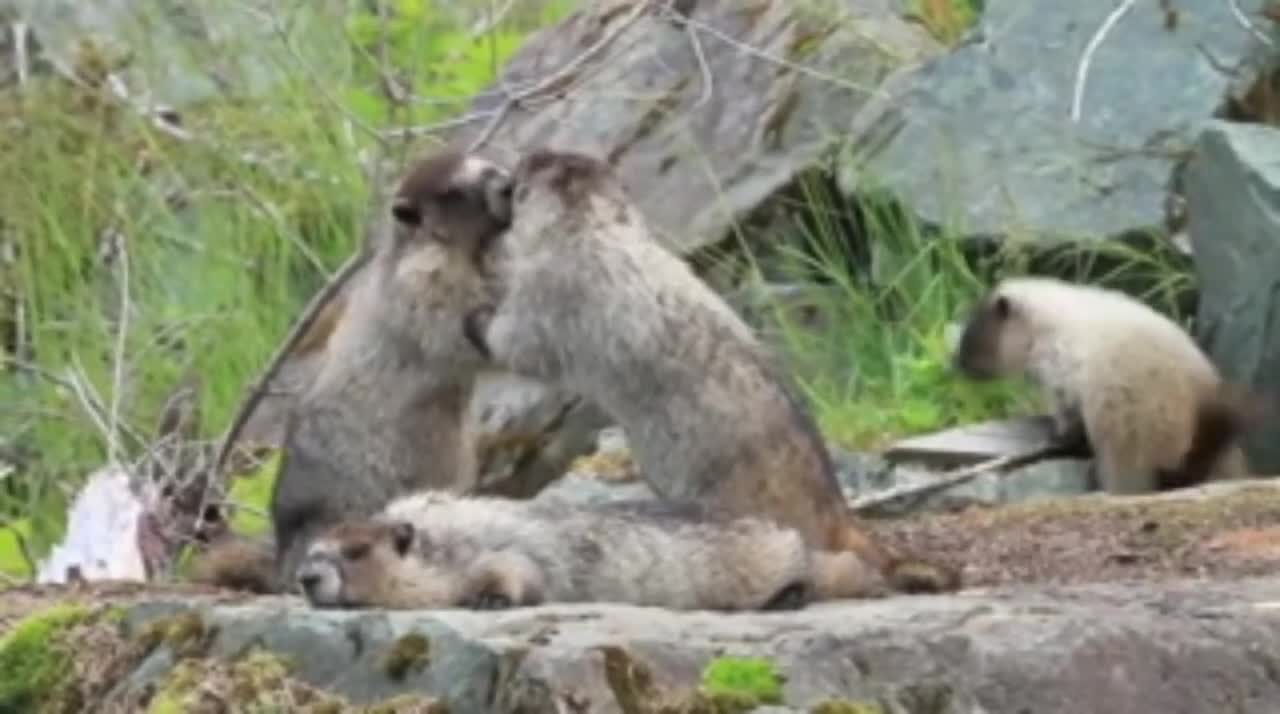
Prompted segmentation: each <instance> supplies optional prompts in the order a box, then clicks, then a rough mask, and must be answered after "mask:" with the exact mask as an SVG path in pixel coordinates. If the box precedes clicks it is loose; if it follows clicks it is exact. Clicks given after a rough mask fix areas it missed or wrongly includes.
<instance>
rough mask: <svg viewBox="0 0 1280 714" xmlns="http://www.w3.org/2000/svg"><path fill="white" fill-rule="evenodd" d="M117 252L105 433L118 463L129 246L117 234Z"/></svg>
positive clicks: (111, 458)
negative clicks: (117, 292)
mask: <svg viewBox="0 0 1280 714" xmlns="http://www.w3.org/2000/svg"><path fill="white" fill-rule="evenodd" d="M119 239H120V240H119V253H118V254H117V255H116V260H117V261H118V265H119V266H120V314H119V315H118V316H117V317H116V350H115V356H114V358H113V361H114V365H113V369H112V376H111V409H110V412H109V421H108V426H109V427H110V429H111V431H109V432H108V433H107V460H108V461H109V462H110V463H112V464H115V463H119V458H120V393H121V392H122V391H124V364H125V359H124V351H125V342H126V341H127V340H128V336H129V309H130V305H129V247H128V239H127V238H125V236H124V235H123V234H121V235H120V236H119Z"/></svg>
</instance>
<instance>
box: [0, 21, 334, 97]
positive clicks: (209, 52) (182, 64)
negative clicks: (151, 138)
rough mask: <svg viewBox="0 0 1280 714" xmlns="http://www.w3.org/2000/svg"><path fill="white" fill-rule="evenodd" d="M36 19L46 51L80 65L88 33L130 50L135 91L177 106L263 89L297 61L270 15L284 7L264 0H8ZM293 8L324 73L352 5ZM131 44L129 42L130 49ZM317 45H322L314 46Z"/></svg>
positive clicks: (105, 45)
mask: <svg viewBox="0 0 1280 714" xmlns="http://www.w3.org/2000/svg"><path fill="white" fill-rule="evenodd" d="M6 4H9V5H12V7H13V8H14V9H15V11H16V14H17V16H18V17H20V18H21V19H22V20H24V21H25V22H27V23H29V25H30V27H31V28H32V30H33V31H34V34H35V36H36V37H37V38H38V39H39V40H40V43H41V44H42V46H43V49H44V51H45V52H46V53H47V55H48V57H49V58H50V59H51V60H53V61H54V62H57V63H60V64H62V65H63V66H64V67H72V66H74V65H75V64H76V56H77V53H78V52H79V47H80V46H81V43H82V42H83V41H84V40H85V39H86V38H93V41H94V42H95V43H96V44H98V45H101V46H102V47H101V49H107V50H108V51H112V52H114V51H116V50H119V51H120V52H121V53H124V52H127V53H128V55H129V56H130V57H131V60H132V64H131V66H130V67H129V68H128V70H127V71H125V72H124V75H125V76H126V77H127V78H128V80H129V82H128V83H129V85H130V89H131V92H132V93H133V94H136V95H137V96H139V97H142V98H144V99H147V100H149V101H153V102H157V103H160V104H167V105H170V106H184V105H189V104H192V103H196V102H200V101H203V100H207V99H213V98H225V97H226V96H227V95H228V94H232V95H235V96H239V97H252V96H258V95H260V94H261V93H262V92H264V91H266V90H268V89H270V88H272V87H274V86H276V84H277V83H278V82H279V81H280V80H281V79H283V78H285V77H286V76H287V75H286V72H288V71H290V70H289V68H290V67H291V65H292V63H293V62H295V61H296V60H295V59H294V58H292V57H291V56H289V55H287V54H285V49H284V48H283V47H282V46H281V45H280V43H278V42H273V41H271V40H272V39H273V37H274V35H273V32H274V30H273V28H272V27H271V24H270V23H269V22H264V20H263V18H264V17H267V16H270V15H271V14H273V13H274V14H277V15H278V14H279V13H280V12H281V9H280V7H279V6H278V3H274V2H269V1H264V0H249V1H248V2H218V3H204V4H197V5H192V4H187V3H181V4H174V3H161V2H154V0H102V1H100V2H92V3H85V2H78V1H77V0H8V2H7V3H6ZM310 5H311V7H310V8H309V9H308V12H305V13H292V14H291V18H290V19H291V21H293V22H295V23H301V26H299V25H295V26H293V27H291V31H292V32H300V33H302V35H301V36H302V37H303V38H305V39H304V40H302V41H301V42H300V41H299V40H297V39H295V40H294V42H295V47H296V48H297V49H298V51H299V52H300V53H302V55H304V56H305V59H306V62H307V64H308V71H310V72H312V73H315V74H317V75H318V76H323V75H324V73H325V72H327V71H329V70H330V66H329V65H328V64H327V63H329V62H332V61H333V55H332V54H331V53H330V54H327V53H325V52H324V51H322V48H326V47H331V46H332V44H331V43H333V42H337V43H342V42H344V41H345V40H344V38H343V36H342V24H341V22H338V21H336V20H335V18H337V17H339V16H340V15H337V14H335V13H336V12H341V11H342V10H343V9H344V4H343V3H335V2H334V1H333V0H324V2H315V3H311V4H310ZM126 48H127V49H126ZM311 49H315V50H317V51H314V52H313V51H310V50H311Z"/></svg>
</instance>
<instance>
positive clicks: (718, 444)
mask: <svg viewBox="0 0 1280 714" xmlns="http://www.w3.org/2000/svg"><path fill="white" fill-rule="evenodd" d="M513 181H514V185H515V194H514V198H513V201H514V202H513V206H512V209H511V213H512V223H511V228H510V229H509V230H508V231H507V232H506V233H504V234H503V235H502V236H501V237H500V238H499V239H497V240H496V241H494V243H493V250H492V251H491V254H490V260H491V261H492V264H493V268H492V269H493V271H494V272H495V274H496V275H497V276H498V284H499V290H500V291H501V293H502V298H501V300H500V301H498V303H497V304H496V305H495V306H494V307H491V308H488V309H484V310H479V311H477V312H476V313H475V314H474V315H472V316H471V318H469V320H468V334H470V335H471V336H472V338H473V339H474V341H475V342H476V344H477V345H478V347H479V348H480V349H482V350H485V351H488V352H489V353H490V354H491V355H492V356H493V359H494V360H495V361H496V362H497V363H498V364H501V365H502V366H504V367H506V368H508V369H510V370H511V371H514V372H517V373H520V374H523V375H526V376H529V377H532V378H534V379H539V380H542V381H544V382H548V383H552V384H559V385H561V386H562V387H565V388H567V389H568V390H569V391H572V392H576V393H578V394H582V395H583V396H585V397H587V398H589V399H591V400H593V401H594V402H595V403H596V404H598V405H599V406H600V407H601V408H602V409H603V410H604V411H605V412H607V413H608V414H609V415H610V416H611V417H612V418H613V419H615V420H616V421H617V422H618V423H619V424H620V425H621V426H622V428H623V429H624V431H625V432H626V434H627V439H628V441H629V443H630V445H631V450H632V453H633V455H634V457H635V460H636V463H637V465H638V467H639V470H640V472H641V473H642V475H643V477H644V478H645V479H646V480H647V481H648V482H649V483H650V485H651V486H652V487H653V488H654V490H655V491H656V492H657V493H658V494H659V495H661V496H662V497H663V498H665V499H667V500H671V501H700V502H704V503H707V504H712V505H714V506H715V507H717V508H723V509H725V510H727V511H729V512H732V513H735V514H737V515H743V516H758V517H768V518H772V519H774V520H775V521H777V522H778V523H781V524H784V525H787V526H790V527H793V528H796V529H797V530H799V531H800V532H801V533H802V534H803V535H804V537H805V540H806V542H808V543H809V544H810V545H811V546H813V547H815V548H819V549H826V550H832V551H844V550H851V551H853V552H855V553H857V554H858V555H859V556H860V557H862V558H863V559H864V560H865V561H866V562H867V563H869V564H871V565H872V566H873V567H875V568H877V569H878V570H880V571H881V572H883V573H885V574H886V575H887V576H888V577H889V580H890V581H891V582H892V583H894V585H895V587H896V588H898V589H900V590H903V591H940V590H949V589H953V588H954V587H956V585H957V584H958V576H957V574H955V573H951V572H948V571H946V570H945V569H943V568H942V567H940V566H933V565H929V564H926V563H922V562H919V561H916V562H913V563H908V562H905V561H904V560H903V559H902V558H900V557H899V556H898V555H896V554H894V553H892V552H890V550H889V549H888V548H887V546H885V545H884V544H882V543H879V542H877V541H875V540H873V539H872V537H871V536H870V534H869V533H867V532H866V531H865V530H864V529H863V528H862V526H861V525H860V524H859V523H858V522H857V520H856V519H855V518H854V516H853V514H852V512H851V510H850V509H849V508H848V504H847V502H846V501H845V498H844V495H843V493H842V492H841V489H840V487H839V484H838V482H837V480H836V477H835V468H834V466H833V464H832V460H831V457H830V454H829V453H828V451H827V447H826V444H825V443H824V442H823V440H822V437H821V434H820V433H819V431H818V428H817V426H816V424H815V423H814V421H813V419H812V418H811V416H810V414H809V413H808V411H807V409H806V407H805V406H804V405H803V404H802V402H801V400H800V399H799V398H798V396H797V394H796V392H795V390H794V388H793V387H792V386H791V385H790V384H789V382H788V380H787V378H786V377H785V374H784V371H783V370H782V369H781V368H780V367H779V366H778V365H776V364H775V363H774V357H773V355H772V354H771V352H770V351H769V350H768V349H766V347H765V346H764V345H763V344H762V343H761V342H760V341H759V340H758V339H757V337H756V335H755V334H754V332H753V331H752V330H751V328H750V327H748V326H747V324H746V323H745V322H743V320H742V319H741V318H740V317H739V316H738V315H737V314H736V313H735V312H734V311H733V309H732V308H731V307H729V305H728V304H727V303H725V302H724V300H722V299H721V298H720V296H719V295H717V294H716V293H715V292H714V291H713V290H712V289H711V288H710V287H709V286H708V285H706V284H705V283H704V282H703V281H702V280H701V279H700V278H698V277H697V276H696V275H695V274H694V272H693V271H692V270H691V269H690V268H689V266H688V265H687V264H686V263H685V262H684V261H683V260H682V259H681V258H680V257H679V256H677V255H676V254H674V253H672V252H671V251H669V250H668V249H666V248H665V247H664V246H662V245H661V244H660V243H659V242H658V240H657V239H656V238H655V237H654V236H653V235H652V234H651V232H650V230H649V228H648V227H647V226H646V224H645V221H644V219H643V218H642V216H641V214H640V213H639V211H638V209H636V208H635V207H634V206H633V205H632V203H631V202H630V201H629V200H628V198H627V196H626V194H625V191H624V190H623V188H622V185H621V183H620V181H619V179H618V178H617V177H616V175H615V174H614V172H613V171H612V169H611V168H610V167H609V166H608V165H607V164H605V163H603V162H601V161H598V160H596V159H594V158H590V157H587V156H584V155H581V154H576V153H568V152H557V151H551V150H540V151H534V152H532V153H530V154H528V155H526V156H525V157H524V158H523V159H522V160H521V161H520V163H519V165H518V167H517V168H516V169H515V171H514V172H513Z"/></svg>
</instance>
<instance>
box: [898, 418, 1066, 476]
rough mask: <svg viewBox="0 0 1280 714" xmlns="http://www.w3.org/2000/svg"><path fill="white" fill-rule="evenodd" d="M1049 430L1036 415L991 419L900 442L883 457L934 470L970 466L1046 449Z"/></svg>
mask: <svg viewBox="0 0 1280 714" xmlns="http://www.w3.org/2000/svg"><path fill="white" fill-rule="evenodd" d="M1050 429H1051V422H1050V420H1049V419H1048V418H1047V417H1045V416H1040V415H1037V416H1025V417H1014V418H1010V419H993V420H990V421H984V422H980V423H978V424H966V425H964V426H958V427H955V428H953V429H944V430H942V431H936V432H932V433H929V434H921V435H918V436H912V437H908V438H906V439H900V440H898V441H897V442H894V443H893V444H892V445H891V446H890V447H889V448H887V449H885V451H884V457H885V458H886V459H888V460H890V461H895V462H900V461H923V462H926V463H928V464H929V465H932V466H936V467H938V468H949V467H951V466H958V465H965V464H973V463H977V462H979V461H986V460H987V459H994V458H997V457H1000V456H1010V455H1013V454H1020V453H1025V452H1027V451H1030V450H1031V449H1035V448H1040V447H1045V446H1048V445H1049V444H1050V443H1051V441H1052V433H1051V431H1050Z"/></svg>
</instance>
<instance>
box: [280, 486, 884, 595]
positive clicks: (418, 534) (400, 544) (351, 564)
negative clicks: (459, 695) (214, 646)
mask: <svg viewBox="0 0 1280 714" xmlns="http://www.w3.org/2000/svg"><path fill="white" fill-rule="evenodd" d="M840 556H843V558H841V557H840ZM841 568H853V569H854V570H853V571H852V572H845V571H841V570H840V569H841ZM865 568H866V566H865V565H864V564H863V563H862V562H861V561H860V560H859V559H858V558H856V557H854V556H853V555H852V554H849V553H840V554H837V555H836V557H826V558H824V557H814V555H813V554H812V553H811V552H810V550H809V548H808V547H807V546H806V544H805V543H804V539H803V538H802V537H801V535H800V534H799V533H798V532H796V531H795V530H794V529H791V528H786V527H783V526H779V525H777V524H774V523H773V522H771V521H768V520H765V519H760V518H750V517H743V518H733V517H727V516H722V515H717V514H715V513H712V512H708V511H706V510H704V509H701V508H699V507H697V506H694V505H692V504H675V503H670V502H663V501H643V502H613V503H609V504H598V505H594V506H583V505H571V504H566V503H559V502H544V501H538V500H532V501H523V500H515V499H503V498H499V497H460V496H456V495H453V494H448V493H444V492H426V493H420V494H415V495H412V496H407V497H404V498H401V499H398V500H396V501H393V502H392V503H391V504H389V505H388V507H387V508H386V509H384V511H383V512H382V513H380V514H378V515H377V516H376V517H374V518H370V519H364V520H356V519H353V520H351V521H348V522H346V523H343V524H340V525H338V526H335V527H334V528H332V529H331V530H330V531H328V532H327V533H326V534H325V535H323V536H321V537H318V538H316V539H315V541H313V542H312V545H311V548H310V550H309V551H308V553H307V557H306V559H305V560H304V561H303V562H302V564H301V565H300V566H299V568H298V581H299V583H300V584H301V589H302V592H303V594H304V595H305V596H306V597H307V599H308V601H309V602H310V603H311V604H312V605H313V606H316V607H381V608H394V609H414V608H448V607H464V608H473V609H496V608H507V607H521V606H531V605H538V604H542V603H551V602H612V603H628V604H633V605H639V606H650V607H663V608H668V609H672V610H721V611H736V610H787V609H798V608H802V607H804V606H805V605H807V604H808V603H809V602H811V601H812V600H814V599H826V598H829V597H831V596H832V595H834V596H836V597H840V596H845V595H847V594H848V592H847V589H848V588H849V587H850V586H853V587H856V588H858V589H859V592H861V589H862V588H865V584H866V583H867V582H868V581H870V580H872V579H874V578H875V573H869V572H865Z"/></svg>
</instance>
